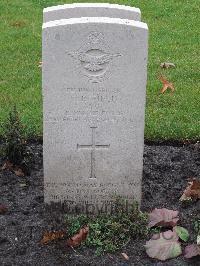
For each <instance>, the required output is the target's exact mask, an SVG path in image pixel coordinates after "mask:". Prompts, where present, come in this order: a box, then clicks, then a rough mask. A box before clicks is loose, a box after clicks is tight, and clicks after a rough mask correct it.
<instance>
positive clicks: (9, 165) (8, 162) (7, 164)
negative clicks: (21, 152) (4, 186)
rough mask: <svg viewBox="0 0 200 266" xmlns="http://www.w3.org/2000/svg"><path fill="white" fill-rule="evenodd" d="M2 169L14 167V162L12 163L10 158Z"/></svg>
mask: <svg viewBox="0 0 200 266" xmlns="http://www.w3.org/2000/svg"><path fill="white" fill-rule="evenodd" d="M1 169H2V170H12V169H13V163H11V162H10V161H9V160H6V161H5V163H4V165H3V166H2V167H1Z"/></svg>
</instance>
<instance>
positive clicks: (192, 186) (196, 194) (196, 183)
mask: <svg viewBox="0 0 200 266" xmlns="http://www.w3.org/2000/svg"><path fill="white" fill-rule="evenodd" d="M190 199H194V200H197V199H200V180H197V179H193V180H192V181H190V182H188V186H187V187H186V189H185V190H184V192H183V195H182V196H181V198H180V201H184V200H190Z"/></svg>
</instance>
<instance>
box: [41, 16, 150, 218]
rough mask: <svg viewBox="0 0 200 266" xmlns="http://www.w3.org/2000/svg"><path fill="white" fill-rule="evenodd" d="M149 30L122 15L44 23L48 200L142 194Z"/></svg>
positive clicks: (82, 202) (95, 207)
mask: <svg viewBox="0 0 200 266" xmlns="http://www.w3.org/2000/svg"><path fill="white" fill-rule="evenodd" d="M147 39H148V29H147V25H146V24H145V23H141V22H135V21H130V20H122V19H117V18H100V17H90V18H73V19H67V20H59V21H51V22H48V23H45V24H44V25H43V97H44V144H43V145H44V185H45V202H47V203H50V202H51V201H54V202H55V201H61V202H63V201H66V204H68V205H69V207H70V210H71V211H74V210H77V211H79V212H86V213H97V212H110V211H112V210H111V209H112V204H113V202H115V200H116V197H118V196H121V197H123V198H124V199H126V200H127V203H130V202H132V201H133V199H134V200H137V201H138V202H139V203H140V200H141V180H142V170H143V142H144V113H145V90H146V76H147V50H148V44H147V42H148V41H147Z"/></svg>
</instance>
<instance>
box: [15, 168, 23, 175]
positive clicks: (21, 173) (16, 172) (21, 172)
mask: <svg viewBox="0 0 200 266" xmlns="http://www.w3.org/2000/svg"><path fill="white" fill-rule="evenodd" d="M13 172H14V173H15V174H16V176H25V174H24V172H23V171H22V169H21V168H16V169H13Z"/></svg>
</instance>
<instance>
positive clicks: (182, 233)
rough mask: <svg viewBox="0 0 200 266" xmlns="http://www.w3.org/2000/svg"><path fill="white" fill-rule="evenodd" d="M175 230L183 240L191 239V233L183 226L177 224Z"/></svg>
mask: <svg viewBox="0 0 200 266" xmlns="http://www.w3.org/2000/svg"><path fill="white" fill-rule="evenodd" d="M174 231H175V232H176V233H177V235H178V236H179V237H180V239H181V240H183V241H185V242H187V241H188V239H189V233H188V230H187V229H185V228H184V227H181V226H175V227H174Z"/></svg>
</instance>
